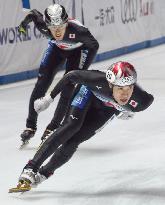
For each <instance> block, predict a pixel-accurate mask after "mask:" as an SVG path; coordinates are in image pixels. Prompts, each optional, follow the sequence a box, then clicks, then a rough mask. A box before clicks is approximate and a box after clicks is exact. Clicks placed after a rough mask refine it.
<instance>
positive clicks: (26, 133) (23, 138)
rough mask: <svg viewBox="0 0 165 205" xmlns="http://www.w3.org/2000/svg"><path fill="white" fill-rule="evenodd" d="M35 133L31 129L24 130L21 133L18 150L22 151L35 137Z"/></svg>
mask: <svg viewBox="0 0 165 205" xmlns="http://www.w3.org/2000/svg"><path fill="white" fill-rule="evenodd" d="M35 132H36V130H35V129H32V128H26V129H25V130H24V131H23V133H22V134H21V141H22V145H21V146H20V149H22V148H23V147H25V146H26V145H27V144H28V143H29V140H30V139H31V138H32V137H33V136H34V135H35Z"/></svg>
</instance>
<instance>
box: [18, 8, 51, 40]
mask: <svg viewBox="0 0 165 205" xmlns="http://www.w3.org/2000/svg"><path fill="white" fill-rule="evenodd" d="M30 22H34V24H35V26H36V27H37V29H38V30H39V31H40V32H41V33H42V34H43V35H45V36H46V37H50V38H51V34H50V31H49V30H48V28H47V26H46V23H45V22H44V20H43V15H42V14H41V13H40V12H39V11H37V10H36V9H33V10H31V11H30V12H29V13H28V14H27V16H26V17H25V18H24V20H23V21H22V22H21V24H20V25H19V27H18V31H19V32H22V33H26V30H27V26H28V24H29V23H30Z"/></svg>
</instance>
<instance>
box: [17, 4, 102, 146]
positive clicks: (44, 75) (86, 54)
mask: <svg viewBox="0 0 165 205" xmlns="http://www.w3.org/2000/svg"><path fill="white" fill-rule="evenodd" d="M31 21H33V22H34V24H35V26H36V27H37V28H38V30H39V31H40V32H41V33H42V34H44V35H45V36H46V37H47V38H49V42H48V48H47V49H46V51H45V53H44V55H43V58H42V60H41V64H40V68H39V74H38V80H37V82H36V84H35V87H34V89H33V91H32V94H31V97H30V102H29V114H28V118H27V120H26V129H25V130H24V132H23V133H22V134H21V139H22V141H23V144H24V143H26V142H28V141H29V139H30V138H31V137H33V136H34V134H35V132H36V129H37V117H38V114H37V112H36V111H35V110H34V101H35V100H36V99H38V98H40V97H43V96H44V95H45V93H46V92H47V90H48V88H49V86H50V84H51V83H52V80H53V78H54V76H55V75H56V73H57V71H58V69H59V68H60V67H61V66H63V65H64V64H65V65H66V70H65V73H67V72H69V71H71V70H86V69H88V67H89V66H90V64H91V63H92V61H93V59H94V57H95V55H96V52H97V50H98V47H99V44H98V42H97V40H96V39H95V38H94V37H93V35H92V34H91V33H90V31H89V30H88V29H87V28H86V27H84V26H83V25H82V24H81V23H80V22H79V21H77V20H75V19H70V18H69V17H68V14H67V12H66V10H65V8H64V7H63V6H62V5H59V4H53V5H50V6H49V7H48V8H46V9H45V12H44V15H42V14H41V13H40V12H39V11H37V10H36V9H34V10H31V11H30V12H29V13H28V15H27V16H26V17H25V19H24V20H23V21H22V23H21V24H20V26H19V28H18V30H19V32H21V33H24V34H26V28H27V25H28V24H29V23H30V22H31ZM73 88H74V86H73V85H70V86H65V87H64V88H63V91H62V92H61V98H60V100H59V103H58V105H57V109H56V111H55V113H54V117H53V119H52V121H51V123H50V124H49V125H48V126H47V128H46V131H45V133H44V135H43V138H44V137H45V136H46V135H47V134H49V133H50V132H51V131H53V130H54V129H56V128H57V127H59V125H60V123H61V121H62V119H63V117H64V116H65V111H66V107H67V105H68V103H69V99H70V96H71V93H72V91H73Z"/></svg>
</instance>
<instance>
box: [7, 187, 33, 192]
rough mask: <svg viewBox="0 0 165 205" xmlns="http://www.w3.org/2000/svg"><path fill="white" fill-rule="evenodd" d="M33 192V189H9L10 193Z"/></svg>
mask: <svg viewBox="0 0 165 205" xmlns="http://www.w3.org/2000/svg"><path fill="white" fill-rule="evenodd" d="M30 190H31V187H30V188H23V187H22V188H18V187H15V188H11V189H9V193H19V192H21V193H23V192H27V191H30Z"/></svg>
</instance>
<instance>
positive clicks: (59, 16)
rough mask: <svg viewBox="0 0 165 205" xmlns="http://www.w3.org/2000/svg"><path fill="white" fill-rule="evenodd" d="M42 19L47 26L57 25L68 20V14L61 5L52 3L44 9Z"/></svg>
mask: <svg viewBox="0 0 165 205" xmlns="http://www.w3.org/2000/svg"><path fill="white" fill-rule="evenodd" d="M44 20H45V23H46V25H47V26H59V25H62V24H64V23H66V22H67V21H68V14H67V13H66V10H65V8H64V7H63V6H62V5H59V4H53V5H50V6H48V8H46V9H45V12H44Z"/></svg>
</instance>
